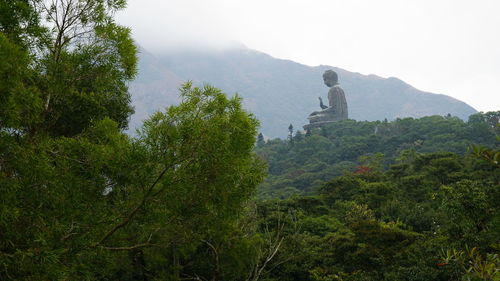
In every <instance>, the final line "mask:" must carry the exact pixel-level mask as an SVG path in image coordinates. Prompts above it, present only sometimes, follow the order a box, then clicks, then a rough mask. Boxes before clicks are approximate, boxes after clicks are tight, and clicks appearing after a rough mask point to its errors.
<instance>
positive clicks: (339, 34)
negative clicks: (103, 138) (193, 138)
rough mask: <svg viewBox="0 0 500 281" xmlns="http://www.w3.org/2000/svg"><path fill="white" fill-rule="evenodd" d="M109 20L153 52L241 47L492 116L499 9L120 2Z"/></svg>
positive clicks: (416, 1) (447, 4) (341, 2)
mask: <svg viewBox="0 0 500 281" xmlns="http://www.w3.org/2000/svg"><path fill="white" fill-rule="evenodd" d="M117 18H118V21H119V22H120V23H122V24H123V25H126V26H129V27H131V28H132V30H133V34H134V38H135V39H136V40H137V42H138V43H139V44H141V45H142V46H144V47H145V48H146V49H148V50H150V51H151V52H153V53H158V52H161V50H162V49H165V48H170V47H184V46H189V45H196V46H210V47H227V46H230V45H231V44H234V43H235V42H241V43H242V44H244V45H246V46H247V47H249V48H252V49H255V50H258V51H262V52H265V53H268V54H270V55H272V56H274V57H277V58H283V59H290V60H293V61H296V62H299V63H303V64H307V65H311V66H315V65H319V64H327V65H332V66H337V67H340V68H344V69H346V70H349V71H354V72H360V73H363V74H376V75H379V76H382V77H391V76H394V77H398V78H400V79H402V80H404V81H405V82H407V83H409V84H411V85H412V86H414V87H416V88H418V89H420V90H424V91H429V92H434V93H440V94H446V95H449V96H452V97H455V98H457V99H460V100H462V101H465V102H466V103H468V104H469V105H471V106H473V107H474V108H476V109H477V110H480V111H493V110H494V111H497V110H500V0H475V1H471V0H405V1H402V0H376V1H375V0H128V8H127V9H126V10H125V11H122V12H120V13H119V14H118V15H117Z"/></svg>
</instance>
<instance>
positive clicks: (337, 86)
mask: <svg viewBox="0 0 500 281" xmlns="http://www.w3.org/2000/svg"><path fill="white" fill-rule="evenodd" d="M329 92H344V90H342V88H341V87H340V85H339V84H336V85H334V86H332V87H330V90H329Z"/></svg>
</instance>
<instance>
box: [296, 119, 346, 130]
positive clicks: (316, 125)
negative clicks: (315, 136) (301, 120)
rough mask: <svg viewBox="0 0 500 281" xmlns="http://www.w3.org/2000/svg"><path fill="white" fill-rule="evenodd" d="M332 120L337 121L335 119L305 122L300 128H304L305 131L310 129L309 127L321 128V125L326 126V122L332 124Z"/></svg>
mask: <svg viewBox="0 0 500 281" xmlns="http://www.w3.org/2000/svg"><path fill="white" fill-rule="evenodd" d="M334 122H337V121H319V122H314V123H310V124H306V125H304V126H303V127H302V128H304V130H306V131H307V130H311V129H315V128H321V127H323V126H326V125H328V124H332V123H334Z"/></svg>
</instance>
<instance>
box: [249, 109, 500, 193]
mask: <svg viewBox="0 0 500 281" xmlns="http://www.w3.org/2000/svg"><path fill="white" fill-rule="evenodd" d="M495 116H498V112H488V113H478V114H476V115H473V116H471V118H470V120H469V121H468V122H463V121H462V120H461V119H458V118H454V117H441V116H430V117H423V118H420V119H413V118H405V119H397V120H395V121H393V122H381V121H376V122H367V121H364V122H357V121H354V120H344V121H340V122H335V123H333V124H331V125H330V126H328V127H325V128H321V129H318V130H314V131H313V132H310V135H307V134H306V135H305V136H303V135H302V134H300V136H299V137H297V136H298V133H297V136H296V137H293V146H291V147H290V146H289V145H288V143H287V142H284V141H282V140H278V139H276V140H270V141H268V142H267V143H266V144H265V145H261V146H259V147H258V148H257V153H258V154H260V155H261V156H262V157H263V158H264V159H265V160H266V161H267V162H268V163H269V174H270V176H269V177H268V178H267V179H266V180H265V181H264V183H263V184H262V186H261V188H260V196H261V197H263V198H270V197H280V198H284V197H287V196H290V195H293V194H305V195H307V194H313V193H314V192H315V191H317V190H318V189H319V188H320V186H321V183H322V182H325V181H328V180H329V179H331V178H333V177H336V176H340V175H342V174H344V173H345V172H354V171H358V172H368V171H369V174H372V175H373V176H376V172H377V171H381V170H382V169H384V168H387V167H388V166H389V165H391V164H394V163H396V162H397V161H399V162H400V163H402V164H403V163H404V162H408V161H412V160H413V159H414V158H415V155H416V154H418V153H432V152H452V153H457V154H460V155H463V154H465V153H466V152H467V149H468V147H469V146H470V145H471V144H473V143H474V144H476V146H481V147H484V148H481V149H479V148H477V150H478V151H477V154H481V155H483V157H486V158H488V159H490V160H489V161H495V160H494V159H495V155H496V150H491V151H490V150H489V149H488V148H486V147H490V148H492V147H495V146H498V143H497V142H495V133H497V131H498V129H495V128H496V127H495V126H494V125H493V124H494V123H495V122H498V120H497V119H495V118H496V117H495ZM453 157H455V156H453ZM435 161H441V164H442V165H433V169H435V170H434V171H433V172H434V175H435V177H441V179H440V180H441V181H442V183H446V182H447V181H450V180H451V179H450V177H453V176H455V174H453V171H454V169H455V170H456V169H457V167H454V166H453V165H454V164H453V163H454V160H453V159H439V160H435ZM436 164H437V163H436Z"/></svg>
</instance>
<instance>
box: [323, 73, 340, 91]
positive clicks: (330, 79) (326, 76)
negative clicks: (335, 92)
mask: <svg viewBox="0 0 500 281" xmlns="http://www.w3.org/2000/svg"><path fill="white" fill-rule="evenodd" d="M323 80H324V81H325V85H327V86H328V87H332V86H334V85H336V84H338V82H339V77H338V76H337V73H336V72H335V71H333V70H331V69H329V70H327V71H325V73H323Z"/></svg>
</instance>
